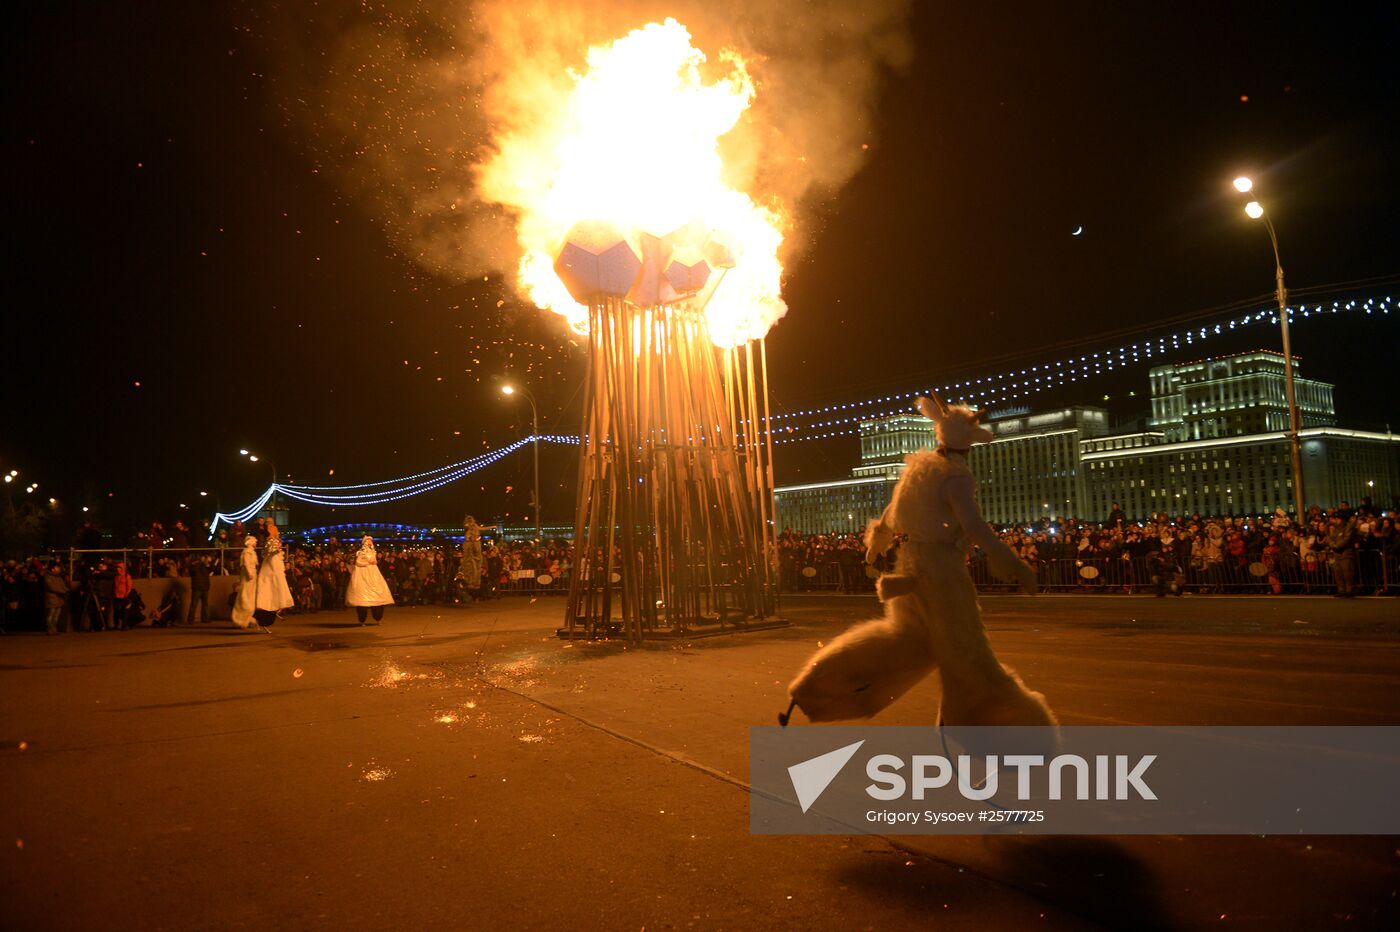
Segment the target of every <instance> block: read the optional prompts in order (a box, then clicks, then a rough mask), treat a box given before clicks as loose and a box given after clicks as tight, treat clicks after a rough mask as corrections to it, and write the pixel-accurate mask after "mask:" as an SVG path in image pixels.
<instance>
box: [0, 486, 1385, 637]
mask: <svg viewBox="0 0 1400 932" xmlns="http://www.w3.org/2000/svg"><path fill="white" fill-rule="evenodd" d="M249 530H251V532H252V533H254V534H258V533H259V530H260V529H259V528H256V527H254V528H251V529H249ZM246 533H248V531H245V529H244V528H243V526H242V525H241V524H240V525H234V526H233V527H231V528H228V529H226V530H223V531H221V532H220V533H219V534H217V535H215V536H214V539H213V540H212V541H211V542H210V543H209V544H208V545H206V546H204V547H201V546H200V542H201V541H208V540H209V533H208V528H207V526H206V527H204V528H196V529H194V531H193V532H191V531H190V530H189V529H187V528H186V527H185V526H184V525H183V524H182V523H179V522H177V523H176V524H175V526H174V527H172V528H170V529H168V530H167V529H166V528H164V527H162V526H161V525H160V524H159V523H156V524H153V525H152V527H151V529H150V531H143V532H142V533H140V534H137V535H135V536H134V537H133V538H132V540H131V541H130V542H129V545H128V547H127V548H125V549H123V550H120V551H116V550H112V549H111V548H110V546H109V547H108V548H107V549H105V550H104V548H103V547H102V538H101V535H100V533H99V532H98V531H97V530H96V529H95V528H94V527H93V526H92V524H91V523H88V524H85V525H84V526H83V528H82V529H81V530H80V531H79V533H78V537H77V539H76V540H75V541H74V546H75V547H76V548H77V549H78V551H79V553H80V558H79V559H77V560H75V561H72V562H71V563H70V560H69V559H68V557H66V556H65V557H61V558H57V559H47V560H45V559H42V558H35V559H32V560H28V561H11V562H9V563H6V564H4V565H0V629H5V628H9V629H14V628H38V627H41V626H42V627H45V628H47V629H48V630H50V631H54V630H58V629H59V628H60V627H62V628H72V629H76V630H105V629H111V628H122V627H128V626H130V625H132V624H139V623H141V621H143V620H150V621H152V622H154V623H156V624H177V623H181V622H183V623H196V622H197V621H204V620H206V619H207V615H208V607H207V606H208V592H209V589H210V579H211V577H212V576H214V575H219V574H223V573H232V572H235V571H236V561H237V559H238V555H239V552H240V551H241V549H242V546H243V538H244V535H245V534H246ZM998 534H999V536H1000V537H1001V539H1002V540H1004V541H1005V542H1006V543H1007V545H1008V546H1010V547H1011V549H1012V550H1014V551H1015V552H1016V553H1018V554H1019V555H1020V556H1021V558H1022V559H1024V560H1025V561H1026V562H1027V563H1029V564H1030V565H1031V566H1032V567H1034V568H1035V570H1036V573H1037V575H1038V577H1039V579H1040V583H1041V586H1042V587H1044V588H1047V589H1069V590H1082V591H1093V592H1129V593H1131V592H1135V591H1149V590H1152V591H1155V592H1156V594H1158V595H1168V594H1174V595H1181V594H1184V593H1186V592H1198V593H1217V592H1258V593H1274V594H1283V593H1289V592H1299V593H1304V592H1310V593H1330V594H1334V595H1338V596H1354V595H1358V594H1363V595H1382V594H1397V593H1400V535H1397V532H1396V517H1395V515H1394V514H1393V513H1390V512H1381V511H1380V510H1379V509H1378V508H1376V507H1375V506H1374V505H1372V504H1371V502H1370V501H1369V499H1363V500H1362V501H1361V503H1360V504H1359V505H1358V506H1356V507H1355V508H1352V507H1351V506H1350V505H1349V504H1347V503H1345V502H1343V503H1342V504H1341V505H1340V506H1338V507H1337V508H1332V509H1327V510H1325V511H1324V510H1323V509H1321V508H1318V507H1316V506H1314V507H1313V508H1311V509H1309V511H1308V514H1307V515H1306V517H1305V520H1304V521H1302V522H1301V523H1299V522H1296V521H1294V520H1293V519H1292V518H1290V517H1289V516H1288V515H1286V514H1285V513H1284V512H1283V511H1282V509H1280V510H1278V511H1276V512H1275V513H1274V514H1273V515H1270V516H1265V517H1241V516H1222V517H1213V516H1202V515H1190V516H1177V517H1174V518H1173V517H1169V516H1168V515H1166V514H1161V515H1157V516H1156V517H1155V518H1153V519H1152V520H1150V521H1129V520H1127V518H1126V517H1125V516H1124V514H1123V512H1122V510H1121V509H1120V508H1119V507H1118V506H1117V505H1116V504H1115V505H1114V509H1113V512H1112V514H1111V515H1110V517H1109V519H1108V520H1107V521H1105V522H1099V523H1090V522H1082V521H1077V520H1075V519H1073V518H1068V519H1065V520H1063V521H1059V522H1048V521H1047V522H1041V523H1039V524H1033V525H1029V526H1025V525H1017V526H1013V527H1004V528H1000V529H998ZM259 539H261V535H259ZM285 545H286V558H285V563H286V567H287V582H288V586H289V587H290V588H291V591H292V594H293V597H294V598H295V599H296V607H295V608H294V609H293V610H292V611H294V612H318V611H338V610H342V609H344V608H345V590H346V587H347V585H348V584H349V581H350V570H351V567H353V565H354V559H355V551H356V550H357V549H358V547H359V540H358V539H356V540H345V541H340V540H336V539H334V538H331V539H329V540H326V541H323V542H317V543H298V542H297V541H296V540H295V539H294V538H288V539H287V540H286V542H285ZM378 552H379V567H380V570H381V571H382V572H383V574H384V578H385V581H386V582H387V583H388V585H389V587H390V590H391V591H392V593H393V596H394V601H395V603H396V604H398V605H450V604H465V603H468V602H472V601H478V600H482V599H490V598H494V597H497V596H499V595H501V594H502V593H505V592H510V591H527V592H532V593H540V592H542V591H543V592H562V591H565V590H567V588H568V582H569V577H570V575H571V574H572V572H573V569H574V564H575V555H574V550H573V546H572V544H571V543H570V542H569V541H563V540H551V541H545V542H543V543H542V544H539V543H536V542H533V541H515V542H508V543H500V542H495V541H492V540H491V539H489V538H488V539H485V540H484V541H483V547H482V557H483V559H482V561H481V566H482V575H481V577H480V578H478V579H464V578H462V572H461V569H462V564H463V561H462V554H461V549H460V545H459V544H457V543H455V542H451V541H431V542H429V541H407V542H394V541H381V542H380V543H379V544H378ZM778 556H779V567H780V576H779V579H780V585H781V587H782V589H783V590H784V591H788V592H794V591H804V590H828V591H830V590H838V591H842V592H848V593H855V592H866V591H870V590H872V589H873V588H874V578H873V577H874V575H875V570H874V569H870V568H867V566H866V562H865V545H864V543H863V540H862V536H861V535H860V534H859V533H831V534H800V533H797V532H794V531H792V530H784V531H783V532H782V534H780V535H779V537H778ZM894 556H895V555H894V554H893V553H891V554H889V555H887V556H886V559H885V560H883V561H882V562H881V564H880V565H881V566H888V565H890V564H891V562H892V561H893V559H894ZM969 562H970V568H971V570H972V573H973V578H974V579H975V580H976V581H977V583H978V585H979V586H982V587H988V588H995V587H996V586H997V585H998V584H999V582H998V580H996V579H995V578H994V577H992V576H991V575H990V574H989V573H988V572H987V570H986V566H985V561H983V560H982V558H981V555H980V554H979V553H977V552H976V551H975V550H974V551H973V552H972V553H971V554H970V556H969ZM70 566H71V571H70ZM150 577H187V578H188V579H189V590H190V593H191V597H190V598H182V599H180V600H178V601H177V600H169V601H164V602H163V603H162V604H159V605H155V606H145V605H143V604H141V597H140V594H139V593H138V592H137V591H136V586H135V585H134V582H133V580H134V579H139V578H150Z"/></svg>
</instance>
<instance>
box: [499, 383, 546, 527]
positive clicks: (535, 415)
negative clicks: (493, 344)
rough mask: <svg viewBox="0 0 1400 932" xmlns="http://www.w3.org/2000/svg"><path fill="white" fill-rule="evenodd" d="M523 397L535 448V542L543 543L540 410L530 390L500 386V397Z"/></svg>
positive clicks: (506, 385) (507, 384)
mask: <svg viewBox="0 0 1400 932" xmlns="http://www.w3.org/2000/svg"><path fill="white" fill-rule="evenodd" d="M517 391H518V392H520V394H522V395H524V396H525V400H526V401H528V402H530V418H531V422H532V424H533V428H532V429H533V431H534V434H533V443H532V446H534V448H535V542H536V543H538V544H543V543H544V519H543V518H542V517H541V516H540V512H541V510H542V509H541V506H540V409H539V407H538V406H537V405H536V404H535V396H534V395H532V394H530V390H529V389H528V388H525V387H524V386H523V385H522V386H521V387H520V388H516V387H515V386H514V385H511V384H510V383H509V382H507V383H506V384H505V385H502V386H501V394H502V395H514V394H515V393H516V392H517Z"/></svg>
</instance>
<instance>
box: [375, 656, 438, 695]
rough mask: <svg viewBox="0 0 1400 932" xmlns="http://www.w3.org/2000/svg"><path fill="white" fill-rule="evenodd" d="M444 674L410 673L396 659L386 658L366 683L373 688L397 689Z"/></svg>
mask: <svg viewBox="0 0 1400 932" xmlns="http://www.w3.org/2000/svg"><path fill="white" fill-rule="evenodd" d="M442 676H443V674H441V673H438V672H431V673H410V672H409V671H407V670H405V669H403V668H402V667H400V666H399V665H398V664H396V663H394V661H392V660H386V661H384V663H383V665H382V666H381V667H380V668H379V672H378V673H376V674H375V675H374V677H373V678H372V679H370V681H369V682H368V683H366V684H365V685H366V686H369V687H370V688H372V689H397V688H398V687H400V686H407V685H409V684H412V683H415V682H419V681H422V680H438V679H442Z"/></svg>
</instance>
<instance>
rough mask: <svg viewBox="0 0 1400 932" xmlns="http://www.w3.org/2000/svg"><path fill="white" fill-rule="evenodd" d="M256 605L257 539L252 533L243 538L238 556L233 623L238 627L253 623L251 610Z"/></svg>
mask: <svg viewBox="0 0 1400 932" xmlns="http://www.w3.org/2000/svg"><path fill="white" fill-rule="evenodd" d="M257 607H258V539H257V538H256V537H254V536H253V535H252V534H249V535H248V536H246V537H244V538H243V553H242V555H241V556H240V557H239V558H238V598H237V599H235V600H234V603H233V623H234V624H236V625H238V627H240V628H248V627H251V626H252V625H253V610H254V609H255V608H257Z"/></svg>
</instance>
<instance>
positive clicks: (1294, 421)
mask: <svg viewBox="0 0 1400 932" xmlns="http://www.w3.org/2000/svg"><path fill="white" fill-rule="evenodd" d="M1235 190H1236V191H1238V192H1240V193H1241V194H1248V193H1249V192H1250V191H1252V190H1254V182H1253V181H1252V180H1250V179H1249V178H1246V177H1244V176H1240V177H1239V178H1236V179H1235ZM1244 212H1245V214H1246V215H1248V216H1249V218H1250V219H1251V220H1263V221H1264V229H1266V230H1268V231H1269V242H1270V243H1271V244H1272V245H1273V247H1274V282H1275V286H1274V294H1275V297H1277V298H1278V322H1279V327H1280V328H1281V329H1282V331H1283V386H1284V392H1285V393H1286V395H1287V397H1288V449H1289V454H1290V455H1291V457H1292V460H1293V507H1294V509H1295V514H1296V516H1297V520H1298V522H1299V523H1300V524H1301V523H1302V522H1303V520H1304V518H1305V517H1306V515H1305V513H1304V511H1303V453H1302V450H1301V449H1300V447H1299V441H1298V434H1299V433H1300V432H1301V431H1302V429H1303V423H1302V416H1301V415H1300V413H1299V411H1298V401H1297V395H1296V393H1295V392H1294V388H1293V349H1292V345H1291V344H1290V343H1289V340H1288V289H1287V288H1285V287H1284V284H1283V261H1282V260H1281V259H1280V258H1279V255H1278V234H1277V233H1275V232H1274V224H1273V221H1272V220H1270V219H1269V215H1268V214H1267V213H1265V212H1264V205H1263V204H1260V203H1259V202H1258V201H1250V202H1249V203H1248V204H1245V205H1244Z"/></svg>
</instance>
